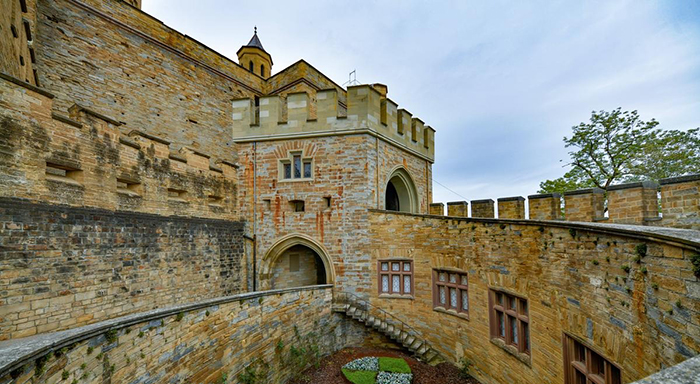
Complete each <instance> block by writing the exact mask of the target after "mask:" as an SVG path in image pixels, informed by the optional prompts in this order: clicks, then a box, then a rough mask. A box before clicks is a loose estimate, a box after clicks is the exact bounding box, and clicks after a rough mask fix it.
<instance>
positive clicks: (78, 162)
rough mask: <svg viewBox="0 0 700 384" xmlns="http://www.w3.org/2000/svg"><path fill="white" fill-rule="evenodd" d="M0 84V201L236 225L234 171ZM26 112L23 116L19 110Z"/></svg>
mask: <svg viewBox="0 0 700 384" xmlns="http://www.w3.org/2000/svg"><path fill="white" fill-rule="evenodd" d="M0 81H2V88H1V89H0V107H1V108H0V109H1V110H2V112H1V113H0V119H2V120H1V121H2V123H1V125H2V130H3V131H4V132H3V135H2V136H3V138H4V139H3V140H2V143H1V144H2V156H0V170H2V174H3V175H4V176H3V178H2V179H0V185H2V188H0V191H1V192H0V195H1V196H2V197H13V198H21V199H28V200H33V201H37V202H41V203H49V204H61V205H70V206H80V207H94V208H103V209H108V210H117V211H136V212H143V213H153V214H159V215H166V216H169V215H178V216H189V217H206V218H217V219H229V220H230V219H237V218H238V212H237V202H236V190H237V172H236V167H237V166H236V165H235V164H233V163H232V162H229V161H224V160H216V159H212V158H211V156H209V155H207V154H206V153H202V152H200V151H198V150H197V149H194V148H190V147H182V148H174V147H173V146H172V145H171V144H170V142H169V141H168V140H166V139H163V138H160V137H156V136H152V135H149V134H147V133H145V132H142V131H140V130H138V129H128V128H127V127H125V126H123V125H122V124H121V123H120V122H118V121H116V120H114V119H112V118H110V117H107V116H104V115H102V114H100V113H97V112H95V111H93V110H91V109H88V108H85V107H82V106H79V105H74V106H73V107H72V108H70V110H69V116H64V115H61V114H57V113H55V112H52V104H53V103H52V96H51V95H50V94H48V93H46V92H45V91H42V90H41V89H39V88H36V87H32V86H30V85H27V84H23V83H21V82H12V81H6V80H0ZM27 110H30V111H32V113H31V115H29V114H27V113H26V111H27Z"/></svg>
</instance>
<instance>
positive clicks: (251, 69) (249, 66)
mask: <svg viewBox="0 0 700 384" xmlns="http://www.w3.org/2000/svg"><path fill="white" fill-rule="evenodd" d="M248 70H249V71H251V72H253V61H252V60H251V61H250V62H249V63H248Z"/></svg>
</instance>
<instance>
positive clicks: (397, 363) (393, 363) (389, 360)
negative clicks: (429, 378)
mask: <svg viewBox="0 0 700 384" xmlns="http://www.w3.org/2000/svg"><path fill="white" fill-rule="evenodd" d="M379 370H380V371H385V372H394V373H411V368H410V367H409V366H408V363H406V360H404V359H398V358H395V357H380V358H379Z"/></svg>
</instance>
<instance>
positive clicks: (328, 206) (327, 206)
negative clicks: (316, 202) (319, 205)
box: [323, 196, 331, 208]
mask: <svg viewBox="0 0 700 384" xmlns="http://www.w3.org/2000/svg"><path fill="white" fill-rule="evenodd" d="M323 202H324V204H325V207H326V208H330V207H331V198H330V197H329V196H326V197H324V198H323Z"/></svg>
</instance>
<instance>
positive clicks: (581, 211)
mask: <svg viewBox="0 0 700 384" xmlns="http://www.w3.org/2000/svg"><path fill="white" fill-rule="evenodd" d="M525 201H526V200H525V198H524V197H521V196H515V197H505V198H499V199H498V204H497V205H496V206H497V208H498V218H499V219H525V218H526V217H527V218H528V219H531V220H567V221H584V222H603V223H611V224H636V225H649V226H661V227H674V228H688V229H696V230H700V174H695V175H688V176H681V177H674V178H668V179H662V180H660V182H659V183H655V182H651V181H644V182H636V183H626V184H618V185H613V186H611V187H609V188H608V191H607V192H606V191H604V190H602V189H599V188H589V189H581V190H576V191H568V192H565V193H564V196H563V205H562V196H561V195H559V194H558V193H550V194H538V195H530V196H528V198H527V209H526V204H525ZM471 203H472V207H471V217H473V218H494V217H495V216H496V209H495V206H494V203H495V202H494V201H493V200H491V199H486V200H472V202H471ZM467 204H468V203H467V202H466V201H459V202H450V203H447V207H448V213H447V214H448V216H454V217H469V215H468V210H467ZM443 207H444V205H443V204H442V203H433V204H431V207H430V208H431V209H430V213H431V214H434V215H444V213H445V212H444V208H443ZM453 207H454V208H453ZM457 207H459V209H457ZM606 207H607V209H606ZM526 211H527V213H528V214H527V216H526Z"/></svg>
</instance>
